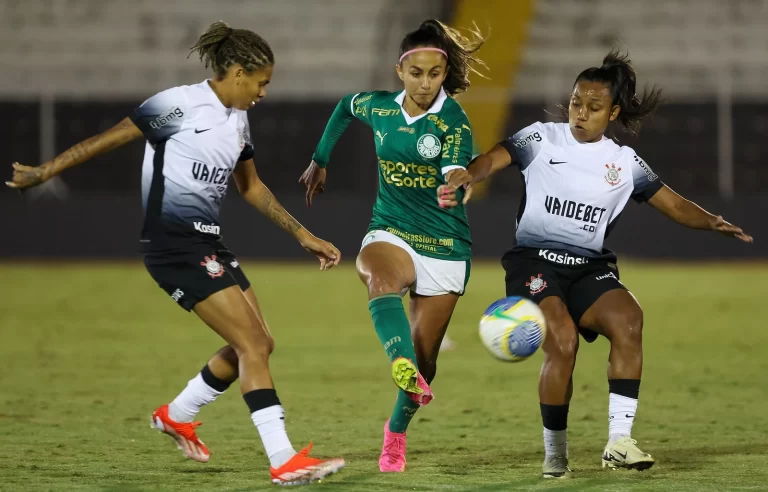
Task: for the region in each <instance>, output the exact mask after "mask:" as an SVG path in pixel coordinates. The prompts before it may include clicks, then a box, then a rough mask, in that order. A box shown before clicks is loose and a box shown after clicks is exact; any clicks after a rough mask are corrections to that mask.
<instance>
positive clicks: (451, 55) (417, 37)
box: [400, 19, 487, 96]
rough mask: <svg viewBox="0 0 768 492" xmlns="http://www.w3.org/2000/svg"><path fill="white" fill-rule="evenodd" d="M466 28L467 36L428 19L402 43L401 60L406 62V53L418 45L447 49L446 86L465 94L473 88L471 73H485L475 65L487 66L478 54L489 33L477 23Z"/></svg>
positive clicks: (447, 88) (420, 46) (449, 91)
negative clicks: (479, 27) (475, 54)
mask: <svg viewBox="0 0 768 492" xmlns="http://www.w3.org/2000/svg"><path fill="white" fill-rule="evenodd" d="M466 31H467V36H465V35H463V34H462V33H461V32H459V31H458V30H457V29H454V28H452V27H449V26H447V25H445V24H443V23H442V22H440V21H438V20H434V19H429V20H426V21H424V22H422V23H421V25H420V26H419V28H418V29H416V30H415V31H412V32H409V33H408V34H407V35H406V36H405V38H404V39H403V41H402V42H401V43H400V61H401V63H402V59H403V55H404V54H406V53H407V52H409V51H411V50H413V49H414V48H425V47H429V48H438V49H440V50H442V51H444V52H445V53H446V55H447V57H448V73H447V75H446V78H445V81H444V82H443V89H444V90H445V92H446V93H447V94H448V95H449V96H455V95H457V94H461V93H462V92H464V91H466V90H467V89H468V88H469V84H470V82H469V74H470V73H471V72H475V73H477V74H478V75H481V76H483V74H482V73H480V72H479V71H478V70H477V68H475V67H483V68H487V67H486V65H485V63H483V61H482V60H480V59H479V58H477V57H475V56H474V53H475V52H477V50H479V49H480V47H481V46H483V44H484V43H485V36H483V34H482V33H481V32H480V30H479V29H478V28H477V25H475V26H474V28H472V29H466Z"/></svg>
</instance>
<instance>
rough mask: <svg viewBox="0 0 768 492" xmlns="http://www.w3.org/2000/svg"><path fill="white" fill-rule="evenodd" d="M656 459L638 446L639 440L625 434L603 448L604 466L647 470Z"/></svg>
mask: <svg viewBox="0 0 768 492" xmlns="http://www.w3.org/2000/svg"><path fill="white" fill-rule="evenodd" d="M654 463H656V460H654V459H653V457H652V456H651V455H650V454H648V453H644V452H643V451H640V450H639V449H638V448H637V441H635V440H634V439H632V438H631V437H629V436H624V437H621V438H619V439H617V440H616V441H614V442H612V443H608V445H607V446H605V449H604V450H603V468H606V467H608V468H612V469H617V468H626V469H629V470H639V471H642V470H647V469H648V468H650V467H652V466H653V464H654Z"/></svg>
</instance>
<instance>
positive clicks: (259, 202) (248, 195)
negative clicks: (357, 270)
mask: <svg viewBox="0 0 768 492" xmlns="http://www.w3.org/2000/svg"><path fill="white" fill-rule="evenodd" d="M234 177H235V184H236V185H237V189H238V191H239V192H240V194H241V195H242V196H243V198H244V199H245V201H247V202H248V203H250V204H251V205H253V206H254V207H255V208H256V209H257V210H258V211H259V212H261V213H262V214H264V215H266V216H267V217H268V218H269V220H271V221H272V222H274V223H275V224H277V225H278V226H280V227H281V228H282V229H283V230H284V231H286V232H288V233H289V234H290V235H291V236H293V237H294V238H296V240H297V241H298V242H299V244H301V246H302V247H303V248H304V249H306V250H307V251H309V252H310V253H313V254H314V255H315V256H317V258H318V259H319V260H320V269H321V270H328V269H329V268H333V267H334V266H336V265H338V264H339V261H341V252H339V250H338V249H337V248H336V247H335V246H334V245H333V244H331V243H329V242H328V241H323V240H322V239H319V238H317V237H315V236H314V235H312V233H310V232H309V231H308V230H306V229H305V228H304V226H302V225H301V224H300V223H299V221H298V220H296V219H295V218H293V216H292V215H291V214H289V213H288V212H287V211H286V210H285V209H284V208H283V206H282V205H280V202H278V201H277V198H275V195H273V194H272V192H271V191H269V188H267V186H266V185H265V184H264V183H263V182H262V181H261V179H260V178H259V175H258V174H257V173H256V165H255V164H254V162H253V159H248V160H247V161H240V162H238V163H237V167H236V168H235V172H234Z"/></svg>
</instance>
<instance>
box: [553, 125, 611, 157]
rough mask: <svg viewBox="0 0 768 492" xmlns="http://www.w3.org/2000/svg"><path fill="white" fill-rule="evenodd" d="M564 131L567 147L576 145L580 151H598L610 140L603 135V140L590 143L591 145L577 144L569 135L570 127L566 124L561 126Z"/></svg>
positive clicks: (571, 135)
mask: <svg viewBox="0 0 768 492" xmlns="http://www.w3.org/2000/svg"><path fill="white" fill-rule="evenodd" d="M563 128H564V131H565V140H566V141H567V142H568V145H578V146H579V149H581V150H589V151H594V150H600V149H602V148H603V146H605V143H606V142H609V141H610V140H611V139H609V138H607V137H606V136H605V135H603V138H602V139H601V140H600V141H599V142H591V143H581V142H578V141H577V140H576V139H575V138H573V133H571V126H570V125H569V124H568V123H565V124H564V125H563Z"/></svg>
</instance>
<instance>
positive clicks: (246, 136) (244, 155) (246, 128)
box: [238, 111, 254, 161]
mask: <svg viewBox="0 0 768 492" xmlns="http://www.w3.org/2000/svg"><path fill="white" fill-rule="evenodd" d="M240 118H241V119H242V121H243V127H242V130H241V133H240V141H241V142H242V146H243V149H242V150H241V151H240V157H239V158H238V160H239V161H247V160H248V159H253V153H254V152H253V142H252V140H251V125H250V123H248V113H246V112H245V111H242V112H241V113H240Z"/></svg>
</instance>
